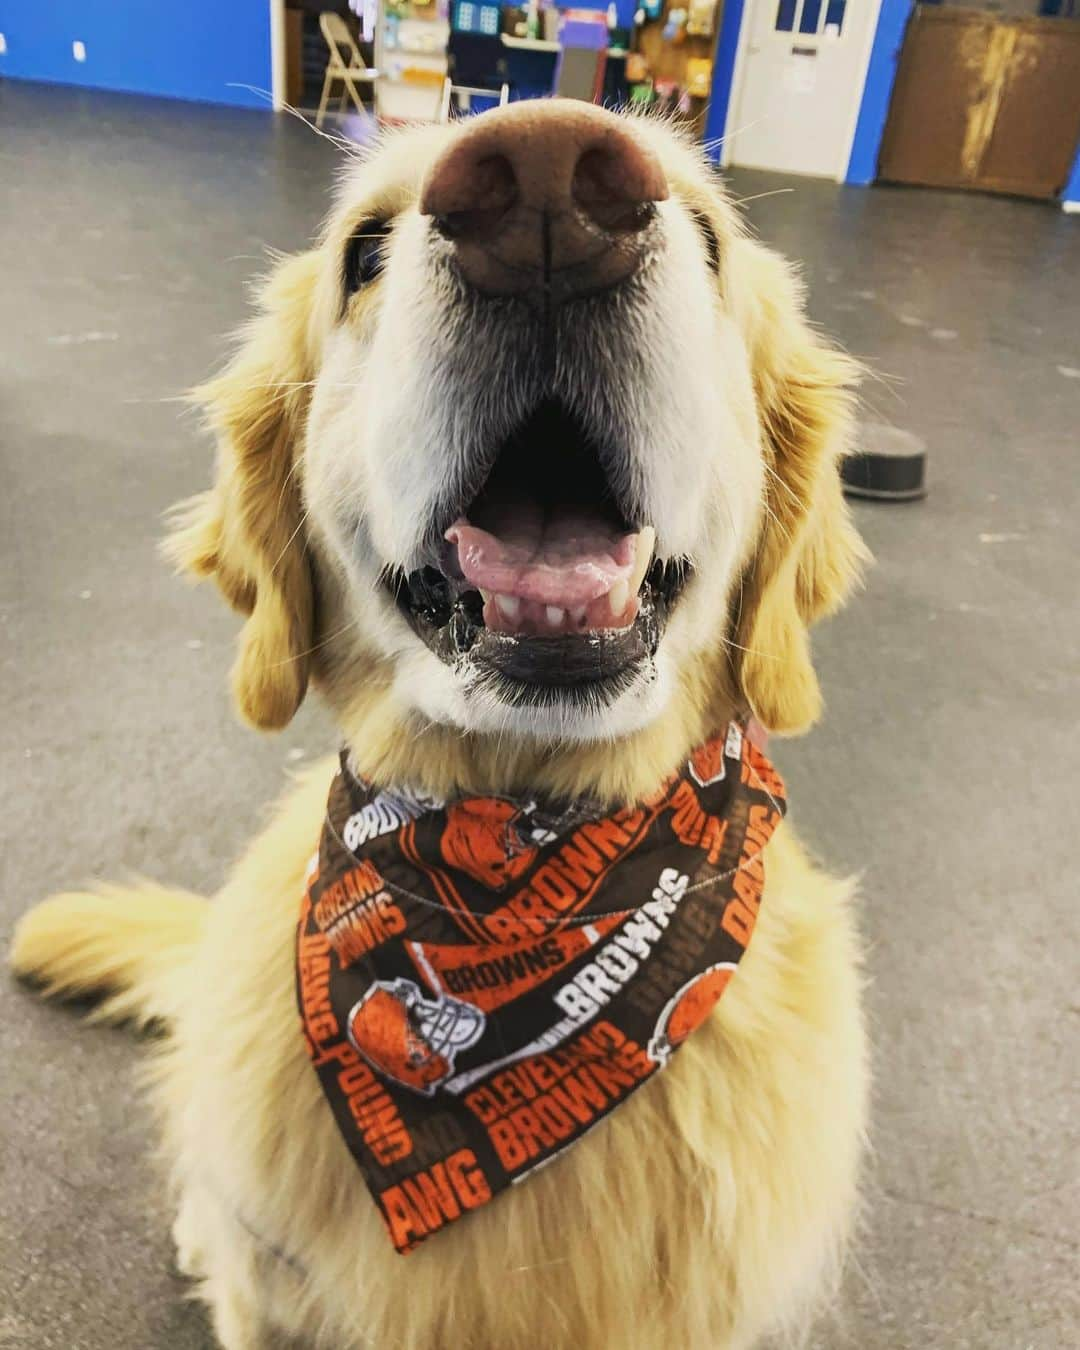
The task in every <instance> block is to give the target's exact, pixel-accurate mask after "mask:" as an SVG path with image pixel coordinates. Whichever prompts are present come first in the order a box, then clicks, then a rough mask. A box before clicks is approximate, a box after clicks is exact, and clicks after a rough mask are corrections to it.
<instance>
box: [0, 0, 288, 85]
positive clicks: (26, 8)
mask: <svg viewBox="0 0 1080 1350" xmlns="http://www.w3.org/2000/svg"><path fill="white" fill-rule="evenodd" d="M0 32H2V33H3V34H4V37H5V39H6V44H7V50H6V51H5V52H4V53H3V54H2V55H0V77H3V76H5V75H6V76H10V77H11V78H13V79H23V80H45V81H48V82H50V83H53V84H76V85H83V86H89V87H92V88H97V89H120V90H124V91H126V92H128V93H135V94H158V95H164V96H165V97H166V98H185V99H194V100H196V101H201V102H207V103H232V104H238V105H240V106H241V107H248V108H268V107H269V106H270V100H269V98H268V97H266V98H264V97H260V95H258V94H255V93H252V92H251V90H249V89H240V88H236V87H235V86H236V85H251V86H253V87H254V88H256V89H265V90H266V91H267V94H269V91H270V86H271V81H272V78H273V77H272V74H271V59H270V6H269V4H268V2H267V0H181V3H179V4H176V3H171V2H170V0H21V3H20V2H19V0H16V3H15V4H13V5H9V4H7V3H6V2H5V0H0ZM76 40H78V41H81V42H83V43H84V44H85V47H86V60H85V61H76V60H75V57H74V54H73V52H72V46H71V44H72V42H73V41H76Z"/></svg>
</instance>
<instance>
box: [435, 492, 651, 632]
mask: <svg viewBox="0 0 1080 1350" xmlns="http://www.w3.org/2000/svg"><path fill="white" fill-rule="evenodd" d="M485 525H486V526H487V527H488V528H486V529H481V528H480V527H479V526H477V525H472V524H470V523H469V522H468V521H467V520H466V519H464V517H463V518H462V519H460V520H457V521H455V523H454V524H453V525H451V527H450V529H449V530H447V532H446V538H447V539H448V540H449V542H450V543H451V544H454V545H456V547H457V561H458V567H459V568H460V570H461V573H462V575H463V576H464V578H465V580H466V581H467V582H468V583H469V585H470V586H474V587H475V588H476V589H477V590H479V591H482V592H484V599H485V605H484V620H485V623H487V624H488V626H489V627H491V628H495V629H497V630H501V631H521V630H522V629H523V628H527V629H529V630H534V629H540V630H542V631H548V632H550V631H553V630H554V631H573V632H580V631H582V630H583V629H591V628H599V627H607V628H612V627H625V626H626V625H627V624H629V623H632V622H633V620H634V618H635V617H636V614H637V589H638V587H639V586H640V584H641V579H642V577H643V576H644V574H645V569H646V568H647V566H648V562H649V558H650V557H651V554H652V540H653V531H652V530H643V531H641V533H640V534H636V533H630V534H626V533H623V532H621V531H619V530H618V529H617V528H615V527H614V526H613V525H612V524H611V523H610V522H609V521H607V520H605V519H604V517H603V516H601V515H600V514H599V513H598V512H595V511H590V510H588V509H587V508H581V507H562V508H560V509H559V510H557V511H550V512H548V511H545V510H544V509H543V508H541V507H539V506H534V505H532V504H528V503H514V504H512V505H511V504H507V505H505V506H502V507H500V509H499V510H498V511H497V512H495V513H494V514H493V515H492V516H490V517H489V518H488V519H487V520H485ZM646 548H647V554H648V556H647V557H645V560H644V566H641V565H640V563H641V559H640V557H639V554H641V553H642V552H643V551H645V550H646ZM631 583H632V584H631ZM601 611H602V613H601Z"/></svg>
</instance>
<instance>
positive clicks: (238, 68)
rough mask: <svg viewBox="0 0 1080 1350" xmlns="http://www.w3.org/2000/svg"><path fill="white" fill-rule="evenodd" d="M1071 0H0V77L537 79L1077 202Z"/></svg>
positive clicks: (738, 161) (408, 98)
mask: <svg viewBox="0 0 1080 1350" xmlns="http://www.w3.org/2000/svg"><path fill="white" fill-rule="evenodd" d="M1078 17H1080V6H1078V4H1077V0H984V3H982V4H970V5H964V6H959V5H952V4H941V3H930V4H916V3H913V0H642V3H641V4H640V5H639V4H638V3H637V0H587V2H586V3H582V4H580V5H577V6H573V7H566V6H562V5H556V4H554V3H551V0H527V4H526V6H525V7H524V8H520V7H517V6H512V5H505V4H499V3H498V0H347V2H346V0H229V3H228V4H219V3H215V0H185V2H184V3H164V0H41V2H39V3H35V2H34V0H3V2H2V3H0V77H11V78H21V79H28V80H47V81H56V82H59V83H62V84H75V85H82V86H85V87H92V88H97V89H116V90H126V91H131V92H136V93H143V94H155V95H165V96H169V97H172V98H182V99H199V100H205V101H208V102H212V103H228V104H234V105H237V106H241V107H259V106H262V105H264V104H266V103H269V104H271V105H272V106H273V107H275V108H281V107H283V106H284V105H285V104H286V103H288V104H290V105H292V106H294V107H297V108H302V109H304V110H308V111H311V112H313V113H315V114H316V115H317V117H318V120H319V121H320V123H322V122H324V121H325V120H327V119H328V118H329V119H330V120H332V121H334V122H335V123H343V124H344V128H343V129H344V130H345V134H347V135H349V136H351V137H353V138H355V139H357V140H361V141H363V140H364V139H365V138H366V137H368V136H369V135H370V134H371V132H372V129H373V128H374V126H375V125H376V122H377V121H391V122H392V121H399V120H415V119H425V118H431V119H435V118H438V117H439V116H444V115H445V114H446V111H447V108H448V106H449V105H451V104H452V105H453V107H454V108H455V110H465V109H472V110H474V111H475V110H479V109H481V108H483V107H485V106H489V105H490V103H491V102H492V101H493V100H495V99H497V98H500V97H503V98H511V99H517V98H536V97H542V96H544V95H546V94H551V93H553V92H555V93H559V94H564V95H569V96H571V97H577V98H588V99H595V100H597V101H604V102H608V103H612V104H623V103H631V104H633V105H635V106H640V107H657V108H659V109H661V110H663V111H666V112H669V113H671V114H672V115H674V116H676V117H678V118H680V119H682V120H685V121H686V122H687V123H689V124H690V125H691V127H692V128H693V130H694V132H695V134H697V135H698V136H700V137H701V138H703V139H704V140H705V141H706V142H707V143H708V144H709V146H710V152H711V153H712V155H713V156H714V157H715V158H717V159H718V160H719V162H720V163H721V164H723V165H725V166H727V165H746V166H748V167H752V168H758V169H773V170H778V171H782V172H785V173H799V174H813V175H817V176H821V177H827V178H832V179H834V180H836V181H837V182H846V183H859V184H867V183H871V182H875V181H884V182H891V183H918V184H924V185H930V186H940V187H949V188H961V187H963V188H975V189H982V190H988V191H995V192H1008V193H1014V194H1020V195H1023V196H1029V197H1039V198H1044V199H1046V200H1052V201H1057V202H1060V203H1061V204H1062V205H1064V206H1066V207H1068V206H1069V205H1070V204H1072V205H1074V206H1077V207H1080V160H1078V158H1077V140H1078V137H1080V24H1078V23H1077V22H1076V20H1077V18H1078Z"/></svg>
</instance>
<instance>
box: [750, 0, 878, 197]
mask: <svg viewBox="0 0 1080 1350" xmlns="http://www.w3.org/2000/svg"><path fill="white" fill-rule="evenodd" d="M880 8H881V0H747V12H746V15H745V17H744V19H743V32H742V35H741V41H740V45H741V53H740V60H739V66H738V69H737V71H736V76H735V91H734V97H733V98H732V101H731V109H730V111H729V113H728V126H727V130H726V134H725V143H724V163H725V164H746V165H750V166H752V167H754V168H758V169H778V170H780V171H782V172H784V173H809V174H817V175H820V176H822V177H827V178H839V179H842V178H843V176H844V173H845V172H846V170H847V160H848V155H849V153H850V150H851V140H852V136H853V135H854V132H855V121H856V118H857V117H858V112H859V101H860V99H861V97H862V91H863V83H864V81H865V78H866V67H867V63H868V61H869V58H870V46H871V43H872V41H873V36H874V29H875V27H876V25H877V18H878V11H879V9H880Z"/></svg>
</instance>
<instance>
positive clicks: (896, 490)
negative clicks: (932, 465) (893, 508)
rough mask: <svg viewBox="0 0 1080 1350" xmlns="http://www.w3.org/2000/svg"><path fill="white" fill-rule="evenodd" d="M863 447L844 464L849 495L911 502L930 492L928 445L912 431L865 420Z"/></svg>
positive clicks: (845, 484) (846, 492) (842, 471)
mask: <svg viewBox="0 0 1080 1350" xmlns="http://www.w3.org/2000/svg"><path fill="white" fill-rule="evenodd" d="M859 440H860V445H861V447H862V448H861V449H859V450H858V451H856V453H855V454H853V455H849V456H848V457H847V459H845V460H844V462H843V464H842V465H841V466H840V478H841V481H842V482H843V485H844V492H845V494H846V495H847V496H849V497H869V498H871V499H873V500H876V501H891V502H911V501H918V500H919V498H921V497H925V496H926V446H925V444H924V442H923V441H922V440H921V439H920V438H919V437H918V436H915V435H913V434H912V433H911V432H910V431H901V430H900V429H899V428H898V427H887V426H882V425H880V424H878V423H864V424H863V426H862V428H861V435H860V438H859Z"/></svg>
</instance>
